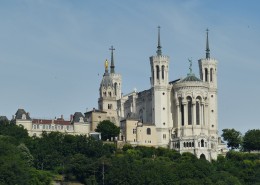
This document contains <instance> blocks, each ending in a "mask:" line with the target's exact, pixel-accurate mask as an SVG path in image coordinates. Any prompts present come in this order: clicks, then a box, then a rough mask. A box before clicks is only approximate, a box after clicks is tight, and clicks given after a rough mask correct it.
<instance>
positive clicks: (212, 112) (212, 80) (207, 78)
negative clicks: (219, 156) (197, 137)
mask: <svg viewBox="0 0 260 185" xmlns="http://www.w3.org/2000/svg"><path fill="white" fill-rule="evenodd" d="M217 64H218V61H217V60H215V59H213V58H211V57H210V49H209V30H208V29H207V30H206V58H202V59H200V60H199V69H200V79H201V80H202V81H203V82H205V83H206V84H208V86H209V94H208V98H209V99H208V103H209V105H208V106H209V110H208V111H209V112H208V115H209V116H208V123H209V124H208V126H209V128H208V130H209V134H210V135H212V136H214V135H216V137H217V133H218V119H217V118H218V105H217V100H218V93H217V91H218V86H217V72H218V68H217V67H218V66H217Z"/></svg>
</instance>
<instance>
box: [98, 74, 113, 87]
mask: <svg viewBox="0 0 260 185" xmlns="http://www.w3.org/2000/svg"><path fill="white" fill-rule="evenodd" d="M101 86H103V87H106V88H107V87H109V86H110V87H112V88H113V80H112V78H111V77H110V75H109V74H108V73H105V74H104V76H103V79H102V81H101Z"/></svg>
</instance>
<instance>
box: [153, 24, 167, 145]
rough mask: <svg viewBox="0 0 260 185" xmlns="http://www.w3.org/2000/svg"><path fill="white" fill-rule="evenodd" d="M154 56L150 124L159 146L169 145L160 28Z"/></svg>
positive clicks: (165, 72)
mask: <svg viewBox="0 0 260 185" xmlns="http://www.w3.org/2000/svg"><path fill="white" fill-rule="evenodd" d="M156 54H157V55H156V56H151V57H150V66H151V77H150V82H151V91H152V122H153V124H155V125H156V130H157V141H158V145H160V146H167V145H168V144H169V127H170V123H169V112H170V102H169V98H170V88H169V85H168V84H169V79H168V78H169V77H168V72H169V57H168V56H164V55H162V47H161V39H160V26H158V46H157V51H156Z"/></svg>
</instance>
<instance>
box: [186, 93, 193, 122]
mask: <svg viewBox="0 0 260 185" xmlns="http://www.w3.org/2000/svg"><path fill="white" fill-rule="evenodd" d="M187 101H188V125H192V99H191V97H190V96H188V97H187Z"/></svg>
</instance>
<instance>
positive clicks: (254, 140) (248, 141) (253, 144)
mask: <svg viewBox="0 0 260 185" xmlns="http://www.w3.org/2000/svg"><path fill="white" fill-rule="evenodd" d="M243 149H244V150H245V151H249V152H250V151H254V150H255V151H259V150H260V130H259V129H254V130H248V131H247V132H246V133H245V136H244V137H243Z"/></svg>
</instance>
